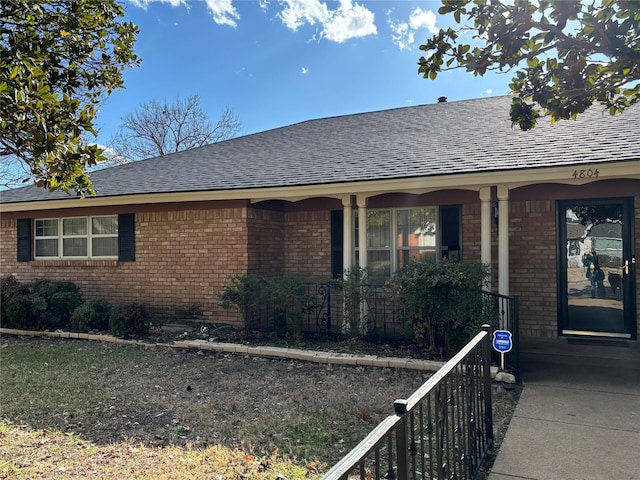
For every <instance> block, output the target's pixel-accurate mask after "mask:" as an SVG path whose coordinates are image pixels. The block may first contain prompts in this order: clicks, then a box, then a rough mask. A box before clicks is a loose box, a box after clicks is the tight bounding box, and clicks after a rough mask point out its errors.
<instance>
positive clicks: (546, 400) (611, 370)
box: [489, 339, 640, 480]
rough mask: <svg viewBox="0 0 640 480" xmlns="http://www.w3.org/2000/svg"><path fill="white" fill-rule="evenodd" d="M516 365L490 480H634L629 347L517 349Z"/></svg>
mask: <svg viewBox="0 0 640 480" xmlns="http://www.w3.org/2000/svg"><path fill="white" fill-rule="evenodd" d="M521 365H522V379H523V383H524V389H523V391H522V394H521V396H520V401H519V403H518V406H517V407H516V410H515V413H514V416H513V419H512V420H511V423H510V425H509V429H508V431H507V434H506V436H505V439H504V441H503V443H502V446H501V447H500V451H499V452H498V456H497V458H496V461H495V463H494V465H493V469H492V471H491V474H490V475H489V479H490V480H513V479H532V480H640V348H638V344H637V343H636V342H624V341H609V340H605V341H600V342H596V341H585V340H583V341H580V340H567V339H560V340H551V341H536V342H535V343H534V342H523V345H522V349H521Z"/></svg>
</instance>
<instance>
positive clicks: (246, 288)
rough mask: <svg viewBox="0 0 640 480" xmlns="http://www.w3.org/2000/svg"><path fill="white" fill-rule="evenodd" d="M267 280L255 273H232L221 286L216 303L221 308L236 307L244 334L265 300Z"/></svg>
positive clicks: (249, 328)
mask: <svg viewBox="0 0 640 480" xmlns="http://www.w3.org/2000/svg"><path fill="white" fill-rule="evenodd" d="M266 286H267V281H266V280H265V279H264V278H261V277H258V276H256V275H249V274H245V275H233V276H232V277H230V278H229V279H228V280H227V281H226V282H225V284H224V286H223V287H222V292H221V293H220V295H219V297H218V304H219V305H220V306H221V307H222V308H231V307H236V308H237V309H238V310H239V311H240V313H241V315H242V320H243V322H244V331H245V334H246V333H248V332H249V330H251V327H252V325H251V323H252V322H251V320H252V318H253V317H254V313H256V312H258V310H259V309H260V307H261V306H264V305H265V302H266V295H265V294H266V290H267V288H266Z"/></svg>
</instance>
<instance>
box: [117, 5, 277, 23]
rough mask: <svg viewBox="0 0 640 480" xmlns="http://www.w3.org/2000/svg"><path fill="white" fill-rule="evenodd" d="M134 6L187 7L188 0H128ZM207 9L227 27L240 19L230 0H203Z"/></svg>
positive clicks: (214, 18) (145, 7)
mask: <svg viewBox="0 0 640 480" xmlns="http://www.w3.org/2000/svg"><path fill="white" fill-rule="evenodd" d="M129 1H130V2H131V4H132V5H133V6H134V7H138V8H143V9H145V10H146V9H147V7H148V6H149V5H150V4H152V3H168V4H169V5H171V6H172V7H180V6H184V7H186V8H187V10H188V9H189V3H188V1H189V0H129ZM205 3H206V4H207V9H208V10H209V12H210V13H211V14H212V15H213V21H214V22H216V23H217V24H218V25H227V26H229V27H234V28H235V27H237V26H238V24H237V22H236V20H239V19H240V15H239V14H238V11H237V10H236V9H235V7H234V6H233V4H232V0H205ZM266 5H267V3H266V1H265V2H261V3H260V6H261V7H264V6H266Z"/></svg>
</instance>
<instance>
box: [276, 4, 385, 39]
mask: <svg viewBox="0 0 640 480" xmlns="http://www.w3.org/2000/svg"><path fill="white" fill-rule="evenodd" d="M282 3H283V4H284V8H283V9H282V11H281V12H280V13H278V17H279V18H280V19H281V20H282V23H283V24H284V25H285V26H286V27H287V28H289V29H291V30H294V31H295V30H297V29H298V28H300V27H301V26H303V25H305V24H309V25H315V24H318V25H320V28H321V32H320V38H326V39H327V40H331V41H333V42H337V43H342V42H344V41H346V40H349V39H351V38H357V37H364V36H367V35H375V34H376V33H377V29H376V26H375V23H374V14H373V12H371V11H370V10H367V9H366V8H365V7H363V6H362V5H359V4H357V3H353V1H352V0H340V6H339V7H338V8H337V9H335V10H330V9H329V7H328V6H327V3H326V2H321V1H320V0H283V1H282Z"/></svg>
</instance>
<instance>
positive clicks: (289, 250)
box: [285, 211, 331, 281]
mask: <svg viewBox="0 0 640 480" xmlns="http://www.w3.org/2000/svg"><path fill="white" fill-rule="evenodd" d="M286 225H287V228H286V235H285V238H286V239H285V252H286V255H285V269H286V271H287V272H290V273H299V274H301V275H305V276H308V277H310V278H313V279H315V280H321V281H325V280H327V279H330V278H331V212H330V211H311V212H288V213H287V214H286Z"/></svg>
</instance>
